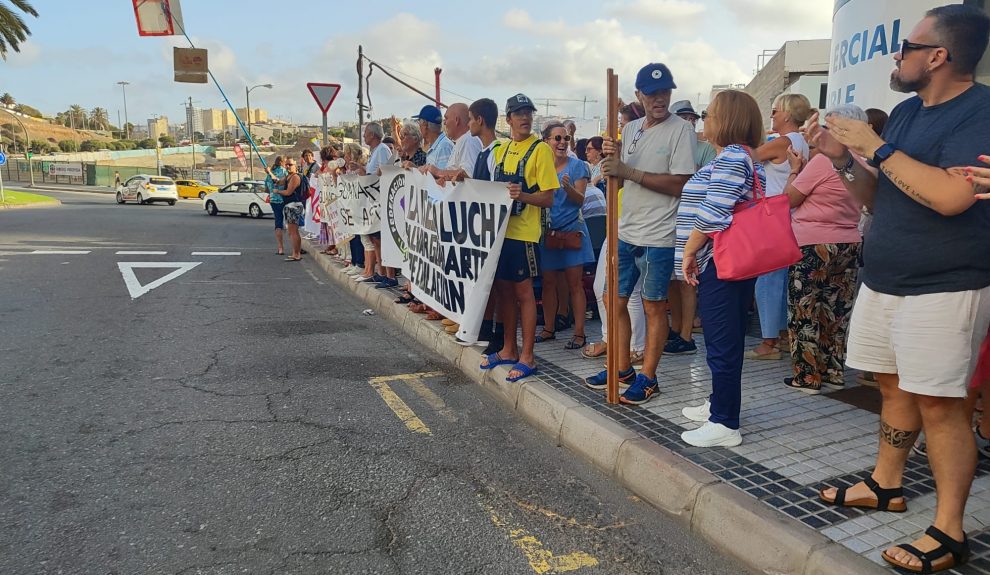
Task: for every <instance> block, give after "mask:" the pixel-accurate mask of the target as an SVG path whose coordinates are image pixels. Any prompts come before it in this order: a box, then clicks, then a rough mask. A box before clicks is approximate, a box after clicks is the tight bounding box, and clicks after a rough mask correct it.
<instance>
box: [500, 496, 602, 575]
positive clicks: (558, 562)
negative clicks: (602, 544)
mask: <svg viewBox="0 0 990 575" xmlns="http://www.w3.org/2000/svg"><path fill="white" fill-rule="evenodd" d="M481 506H482V507H484V508H485V511H487V512H488V515H490V516H491V518H492V523H494V524H495V525H496V526H497V527H499V528H500V529H503V530H506V531H507V532H508V535H509V540H510V541H512V544H513V545H515V546H516V548H517V549H519V550H520V551H522V552H523V555H525V556H526V560H527V561H528V562H529V566H530V568H532V569H533V572H534V573H536V574H537V575H544V574H547V573H566V572H568V571H577V570H578V569H581V568H583V567H595V566H596V565H598V559H595V558H594V557H592V556H591V555H588V554H587V553H585V552H583V551H576V552H574V553H568V554H567V555H554V554H553V553H551V552H550V551H549V550H548V549H546V548H545V547H544V546H543V543H541V542H540V540H539V539H537V538H536V537H535V536H533V535H532V534H530V533H529V532H528V531H526V530H525V529H518V528H513V527H510V526H509V524H508V522H506V521H505V520H504V519H502V518H501V517H499V515H498V514H497V513H496V512H495V510H494V509H492V507H491V506H490V505H488V504H485V503H482V504H481Z"/></svg>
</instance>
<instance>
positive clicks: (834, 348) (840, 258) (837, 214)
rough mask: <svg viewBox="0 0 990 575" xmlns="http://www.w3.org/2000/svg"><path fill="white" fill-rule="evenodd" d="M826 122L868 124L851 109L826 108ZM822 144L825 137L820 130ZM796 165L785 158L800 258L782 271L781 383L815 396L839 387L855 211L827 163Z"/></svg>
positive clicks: (793, 158)
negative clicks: (788, 370)
mask: <svg viewBox="0 0 990 575" xmlns="http://www.w3.org/2000/svg"><path fill="white" fill-rule="evenodd" d="M828 116H844V117H847V118H854V119H856V120H862V121H864V122H865V121H867V116H866V113H865V112H863V110H861V109H860V108H859V107H857V106H853V105H851V104H846V105H842V106H837V107H835V108H832V109H831V110H829V111H828V113H827V114H826V116H825V117H826V118H827V117H828ZM821 138H822V140H828V139H831V136H830V135H829V133H828V131H823V132H822V135H821ZM803 164H804V162H803V159H802V158H801V157H800V156H799V155H798V154H797V153H795V152H793V151H792V153H791V154H790V165H791V175H790V176H788V184H787V186H786V187H785V188H784V193H786V194H787V197H788V198H789V199H790V203H791V223H792V227H793V228H794V237H795V238H797V241H798V245H799V246H801V254H802V257H801V261H799V262H798V263H796V264H794V265H792V266H791V267H790V269H789V270H788V293H787V304H788V306H787V333H788V337H789V339H790V341H791V363H792V364H793V367H794V376H793V377H788V378H786V379H785V380H784V384H785V385H787V386H788V387H791V388H794V389H798V390H800V391H803V392H805V393H809V394H818V393H821V388H822V386H825V387H828V388H831V389H842V388H843V386H844V385H845V384H844V378H843V375H844V373H843V367H842V366H843V363H844V362H845V358H846V330H847V329H848V327H849V316H850V315H851V313H852V306H853V302H854V301H855V299H856V274H857V272H858V269H859V253H860V246H861V245H862V244H861V238H860V235H859V218H860V209H861V208H862V204H860V203H859V202H857V201H856V200H855V198H854V197H853V196H852V194H850V193H849V192H848V191H846V188H845V186H843V185H842V181H841V180H840V179H839V177H840V176H839V175H838V174H837V173H836V172H835V170H834V169H833V168H832V162H831V161H830V160H829V159H828V158H827V157H826V156H824V155H822V154H819V155H817V156H815V157H814V158H812V159H811V161H810V162H808V165H807V166H805V167H804V168H803V169H802V166H803ZM799 171H800V175H795V174H797V172H799Z"/></svg>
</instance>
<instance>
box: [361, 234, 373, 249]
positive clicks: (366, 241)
mask: <svg viewBox="0 0 990 575" xmlns="http://www.w3.org/2000/svg"><path fill="white" fill-rule="evenodd" d="M361 245H362V246H364V251H366V252H373V251H375V242H373V241H371V236H369V235H365V234H361Z"/></svg>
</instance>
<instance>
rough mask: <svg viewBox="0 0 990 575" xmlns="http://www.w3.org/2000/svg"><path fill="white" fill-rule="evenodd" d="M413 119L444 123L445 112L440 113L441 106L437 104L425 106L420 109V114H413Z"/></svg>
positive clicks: (438, 123)
mask: <svg viewBox="0 0 990 575" xmlns="http://www.w3.org/2000/svg"><path fill="white" fill-rule="evenodd" d="M413 120H425V121H427V122H429V123H431V124H437V125H440V124H443V114H441V113H440V108H437V107H436V106H423V109H422V110H420V111H419V114H417V115H415V116H413Z"/></svg>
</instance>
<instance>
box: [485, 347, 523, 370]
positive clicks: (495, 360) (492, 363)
mask: <svg viewBox="0 0 990 575" xmlns="http://www.w3.org/2000/svg"><path fill="white" fill-rule="evenodd" d="M485 361H486V362H487V364H481V365H480V366H479V367H480V368H481V369H494V368H495V367H496V366H499V365H508V364H510V363H516V362H517V361H519V360H518V359H502V356H501V355H499V354H498V352H497V351H496V352H495V353H493V354H491V355H486V356H485Z"/></svg>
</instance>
